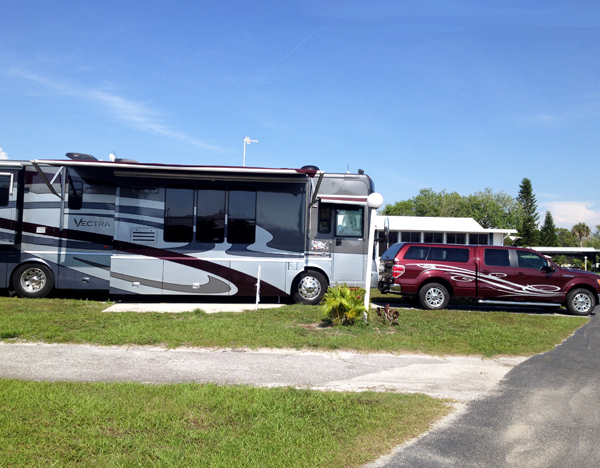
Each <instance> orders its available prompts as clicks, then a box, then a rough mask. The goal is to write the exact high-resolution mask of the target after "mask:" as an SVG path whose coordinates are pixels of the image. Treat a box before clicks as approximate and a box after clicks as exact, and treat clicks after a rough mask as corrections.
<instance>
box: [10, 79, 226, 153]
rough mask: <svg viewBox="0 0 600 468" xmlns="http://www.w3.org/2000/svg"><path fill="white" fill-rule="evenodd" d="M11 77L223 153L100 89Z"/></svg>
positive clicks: (157, 115) (152, 112)
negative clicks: (90, 103) (85, 101)
mask: <svg viewBox="0 0 600 468" xmlns="http://www.w3.org/2000/svg"><path fill="white" fill-rule="evenodd" d="M11 73H12V74H13V75H16V76H19V77H21V78H25V79H28V80H30V81H33V82H35V83H38V84H40V85H42V86H44V87H45V88H46V89H49V90H52V91H53V92H55V93H57V94H61V95H64V96H71V97H75V98H78V99H85V100H88V101H89V100H91V101H94V102H96V103H98V104H100V105H101V106H103V107H104V108H105V109H107V110H108V111H109V114H110V115H111V116H112V117H115V118H117V119H119V120H122V121H124V122H127V123H129V124H131V125H133V126H135V127H136V128H138V129H139V130H142V131H145V132H150V133H155V134H158V135H163V136H166V137H168V138H172V139H175V140H179V141H182V142H185V143H188V144H191V145H193V146H197V147H199V148H202V149H206V150H211V151H223V148H220V147H218V146H214V145H210V144H208V143H205V142H203V141H200V140H197V139H195V138H193V137H192V136H190V135H187V134H185V133H182V132H179V131H177V130H175V129H172V128H170V127H169V126H168V125H167V124H165V123H164V121H163V119H162V118H161V116H160V113H159V112H157V111H155V110H154V109H152V108H150V107H149V106H148V105H147V104H144V103H141V102H136V101H133V100H131V99H127V98H124V97H122V96H119V95H117V94H113V93H110V92H107V91H103V90H100V89H94V88H85V87H80V86H77V85H72V84H69V83H63V82H60V81H52V80H49V79H47V78H45V77H42V76H38V75H34V74H31V73H26V72H23V71H21V70H11Z"/></svg>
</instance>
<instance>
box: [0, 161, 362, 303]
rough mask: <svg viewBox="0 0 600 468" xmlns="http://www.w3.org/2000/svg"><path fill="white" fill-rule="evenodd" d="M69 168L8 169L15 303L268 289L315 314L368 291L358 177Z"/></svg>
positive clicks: (0, 200)
mask: <svg viewBox="0 0 600 468" xmlns="http://www.w3.org/2000/svg"><path fill="white" fill-rule="evenodd" d="M67 157H68V158H69V159H64V160H31V161H2V162H1V163H0V287H2V288H9V289H11V290H13V291H15V292H16V293H17V294H18V295H19V296H22V297H44V296H46V295H47V294H49V293H50V292H51V291H52V290H53V289H79V290H81V289H85V290H104V291H108V292H109V293H110V295H114V296H116V295H145V294H149V295H198V296H199V295H216V296H236V295H237V296H251V295H254V294H255V293H256V289H257V285H258V284H259V283H260V294H261V295H263V296H292V297H293V298H294V299H295V300H296V301H297V302H303V303H307V304H316V303H318V302H319V301H320V300H321V298H322V296H323V294H324V293H325V292H326V289H327V287H328V286H329V285H330V284H340V283H345V284H347V285H349V286H364V284H365V279H366V276H367V275H368V271H369V270H370V268H368V265H367V261H368V236H369V223H370V217H371V212H373V213H374V210H369V209H368V202H367V200H368V197H369V195H371V194H373V193H374V185H373V182H372V180H371V179H370V178H369V177H368V176H367V175H366V174H364V173H362V171H359V174H332V173H325V172H324V171H321V170H319V169H318V168H317V167H315V166H305V167H303V168H301V169H273V168H253V167H229V166H181V165H171V164H146V163H138V162H135V161H131V160H122V159H121V160H119V159H117V160H115V161H99V160H97V159H96V158H94V157H93V156H90V155H86V154H82V153H67ZM369 266H370V265H369Z"/></svg>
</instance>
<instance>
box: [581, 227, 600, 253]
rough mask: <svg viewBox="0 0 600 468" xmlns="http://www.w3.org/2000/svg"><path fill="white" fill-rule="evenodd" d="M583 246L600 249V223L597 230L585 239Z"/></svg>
mask: <svg viewBox="0 0 600 468" xmlns="http://www.w3.org/2000/svg"><path fill="white" fill-rule="evenodd" d="M583 246H584V247H593V248H594V249H598V250H600V224H598V225H597V226H596V230H595V231H594V232H593V233H592V234H590V235H589V236H588V238H587V239H585V240H584V241H583Z"/></svg>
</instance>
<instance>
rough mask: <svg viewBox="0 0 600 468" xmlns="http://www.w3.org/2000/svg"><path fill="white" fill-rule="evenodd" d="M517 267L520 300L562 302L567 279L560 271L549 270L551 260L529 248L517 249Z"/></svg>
mask: <svg viewBox="0 0 600 468" xmlns="http://www.w3.org/2000/svg"><path fill="white" fill-rule="evenodd" d="M515 253H516V256H517V267H516V268H515V272H516V277H517V283H519V286H520V288H519V291H518V293H517V297H518V300H519V301H526V302H556V303H558V302H561V301H562V294H563V293H562V286H563V285H564V283H565V279H564V277H563V276H562V274H561V272H560V270H559V271H553V272H552V271H548V266H549V265H550V262H548V260H547V259H546V258H545V257H543V256H541V255H538V254H537V253H535V252H531V251H529V250H515Z"/></svg>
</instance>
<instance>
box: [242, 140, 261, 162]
mask: <svg viewBox="0 0 600 468" xmlns="http://www.w3.org/2000/svg"><path fill="white" fill-rule="evenodd" d="M250 143H258V140H251V139H250V137H246V138H244V167H246V144H250Z"/></svg>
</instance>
